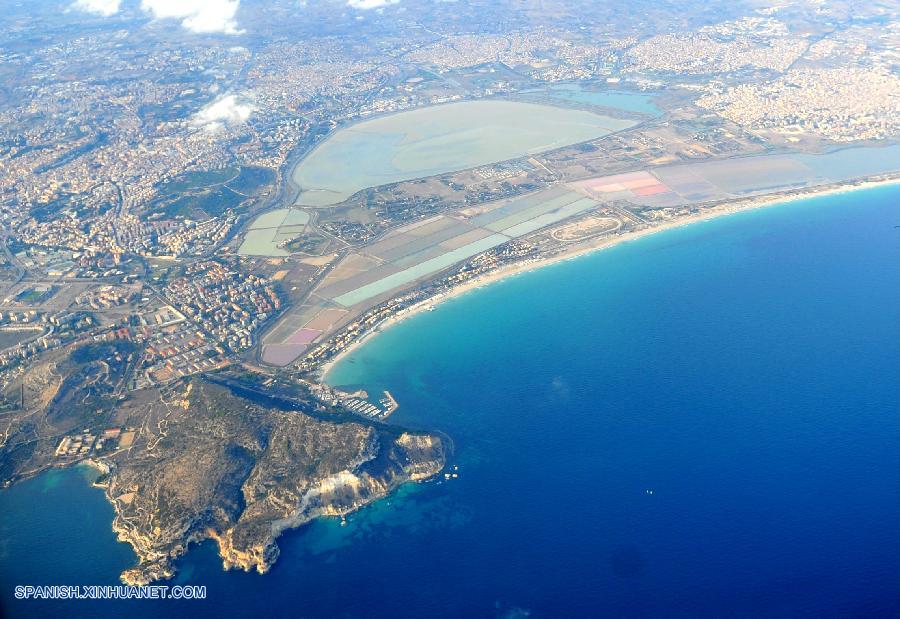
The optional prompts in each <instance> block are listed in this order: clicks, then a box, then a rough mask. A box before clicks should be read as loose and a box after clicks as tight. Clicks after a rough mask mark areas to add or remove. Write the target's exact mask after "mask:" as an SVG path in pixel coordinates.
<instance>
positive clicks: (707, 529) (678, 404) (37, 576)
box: [0, 188, 900, 619]
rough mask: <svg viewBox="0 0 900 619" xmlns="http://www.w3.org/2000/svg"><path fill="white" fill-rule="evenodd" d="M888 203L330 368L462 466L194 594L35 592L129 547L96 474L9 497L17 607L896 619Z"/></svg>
mask: <svg viewBox="0 0 900 619" xmlns="http://www.w3.org/2000/svg"><path fill="white" fill-rule="evenodd" d="M898 226H900V188H881V189H874V190H865V191H858V192H854V193H846V194H841V195H835V196H830V197H822V198H816V199H810V200H805V201H800V202H795V203H791V204H787V205H782V206H778V207H774V208H767V209H761V210H756V211H752V212H747V213H742V214H738V215H734V216H729V217H725V218H720V219H718V220H714V221H709V222H705V223H700V224H696V225H692V226H689V227H685V228H681V229H676V230H672V231H668V232H664V233H661V234H658V235H655V236H651V237H647V238H644V239H641V240H638V241H634V242H631V243H626V244H622V245H619V246H617V247H615V248H612V249H609V250H607V251H603V252H600V253H597V254H594V255H591V256H587V257H584V258H580V259H578V260H573V261H570V262H566V263H561V264H557V265H554V266H550V267H547V268H544V269H540V270H537V271H534V272H531V273H527V274H523V275H520V276H516V277H512V278H509V279H507V280H505V281H503V282H501V283H498V284H495V285H492V286H490V287H487V288H484V289H481V290H478V291H475V292H472V293H469V294H466V295H464V296H461V297H459V298H456V299H453V300H450V301H448V302H446V303H444V304H442V305H440V306H438V308H437V309H436V311H434V312H430V313H424V314H420V315H418V316H416V317H414V318H411V319H410V320H407V321H405V322H403V323H400V324H399V325H397V326H395V327H392V328H391V329H389V330H387V331H386V332H385V333H383V334H381V335H379V336H377V337H375V338H373V339H372V340H370V342H369V343H367V344H366V345H365V346H363V347H362V348H360V349H358V350H357V351H356V352H355V353H354V354H353V355H352V356H351V357H349V358H348V359H347V360H346V361H345V362H344V363H342V364H341V365H339V366H338V367H337V368H336V369H335V371H334V372H333V373H332V374H331V375H330V380H331V382H333V383H334V384H338V385H362V386H364V387H365V388H367V389H369V390H370V392H376V391H378V390H380V389H384V388H390V390H391V391H392V393H393V394H394V395H395V396H396V397H397V399H398V400H399V402H400V404H401V408H400V410H399V411H398V412H397V413H396V415H395V417H394V420H395V421H396V422H397V423H400V424H406V425H409V426H414V427H418V428H426V429H428V428H431V429H437V430H440V431H443V432H445V433H447V434H448V435H450V436H452V437H453V439H454V443H455V452H454V454H453V456H452V457H451V458H450V466H451V469H450V470H451V472H452V471H454V469H453V468H452V467H458V470H456V472H457V474H458V478H456V479H450V480H448V481H441V482H440V483H428V484H423V485H418V486H408V487H406V488H405V489H404V490H402V491H401V492H399V493H398V494H396V495H394V496H393V497H391V498H390V499H388V500H385V501H382V502H380V503H378V504H376V505H374V506H372V507H370V508H367V509H365V510H362V511H361V512H359V513H357V514H355V515H354V516H352V517H351V519H350V522H349V523H348V524H347V526H344V527H341V526H340V525H339V523H338V522H337V521H333V520H331V521H319V522H316V523H314V524H312V525H310V526H307V527H305V528H303V529H300V530H298V531H294V532H291V533H288V534H286V535H285V536H284V537H283V538H282V540H281V549H282V553H281V558H280V559H279V561H278V563H277V564H276V566H275V568H274V569H273V570H272V572H271V573H270V574H268V575H266V576H258V575H256V574H244V573H235V572H230V573H224V572H222V570H221V568H220V564H219V561H218V558H217V557H216V553H215V548H214V547H213V546H212V545H211V544H205V545H203V546H201V547H199V548H195V549H193V550H192V551H191V552H190V553H189V554H188V556H187V557H186V558H185V560H183V561H182V563H181V571H180V575H179V577H178V580H177V581H176V582H180V583H193V584H203V585H206V586H207V589H208V596H209V597H208V599H207V600H206V601H205V602H196V601H195V602H182V603H175V602H171V601H165V602H134V603H131V604H129V605H127V606H125V605H123V604H120V603H114V602H96V603H87V602H58V603H55V604H54V603H47V602H36V601H16V600H14V599H12V586H13V585H15V584H37V583H44V584H45V583H52V584H73V583H85V584H86V583H90V584H103V583H110V584H112V583H115V582H116V578H117V575H118V573H119V571H120V570H122V569H124V568H127V567H129V565H130V564H131V562H132V560H133V555H132V554H131V551H130V549H129V548H128V547H127V546H124V545H122V544H119V543H117V542H115V540H114V537H113V535H112V533H111V532H110V530H109V523H110V519H111V515H112V509H111V508H110V507H109V505H107V504H106V502H105V500H104V498H103V496H102V494H101V492H100V491H98V490H95V489H92V488H90V487H89V486H88V485H87V484H86V482H85V473H84V472H82V471H78V470H74V471H65V472H54V473H51V474H48V475H44V476H42V477H40V478H37V479H34V480H31V481H28V482H26V483H23V484H21V485H18V486H15V487H13V488H11V489H9V490H5V491H2V492H0V587H2V592H0V593H2V597H0V603H2V614H3V615H4V616H8V617H38V616H39V617H62V616H65V617H122V616H127V617H129V618H134V619H138V618H141V617H157V616H168V615H172V614H174V613H176V612H177V613H184V614H185V616H193V617H198V618H203V617H216V618H218V617H266V618H269V617H282V616H283V617H375V618H382V617H384V618H392V619H395V618H402V617H525V616H531V617H554V618H557V617H561V618H566V617H611V618H630V617H639V618H647V617H683V618H689V619H704V618H721V617H729V618H745V617H746V618H753V619H764V618H792V619H793V618H803V617H809V618H816V619H828V618H869V617H871V618H882V617H897V616H900V420H898V411H900V406H898V385H900V381H898V368H900V259H898V258H900V256H898V247H900V228H898Z"/></svg>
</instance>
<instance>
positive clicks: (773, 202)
mask: <svg viewBox="0 0 900 619" xmlns="http://www.w3.org/2000/svg"><path fill="white" fill-rule="evenodd" d="M898 183H900V177H892V178H888V179H879V180H866V181H855V182H849V183H840V184H837V185H824V186H820V187H811V188H808V189H801V190H794V191H791V192H789V193H781V194H769V195H765V196H757V197H751V198H746V199H743V200H739V201H736V202H724V203H722V204H719V205H717V206H713V207H710V208H708V209H706V210H704V212H702V213H698V214H696V215H692V216H689V217H681V218H679V219H677V220H675V221H671V222H665V223H661V224H659V225H655V226H652V227H648V228H643V229H641V230H635V231H633V232H628V233H625V234H621V235H617V236H612V237H601V238H597V239H593V240H591V241H587V242H586V243H583V244H577V245H573V246H572V248H571V249H570V250H567V251H564V252H561V253H559V254H555V255H553V256H548V257H546V258H539V259H535V260H531V261H523V262H519V263H515V264H511V265H508V266H504V267H500V268H498V269H496V270H494V271H491V272H490V273H486V274H484V275H481V276H478V277H475V278H473V279H472V280H470V281H468V282H466V283H464V284H461V285H459V286H456V287H454V288H452V289H451V290H448V291H446V292H443V293H441V294H438V295H435V296H433V297H429V298H427V299H424V300H422V301H420V302H418V303H416V304H415V305H411V306H409V307H407V308H405V309H403V310H402V311H400V312H398V313H397V314H395V315H393V316H391V317H390V318H387V319H386V320H384V321H382V322H381V323H379V324H378V326H376V327H375V328H374V329H371V330H370V331H368V332H366V333H365V334H363V335H362V336H361V337H359V338H358V339H356V340H354V341H353V342H351V343H350V344H348V345H347V346H345V347H344V349H343V350H341V352H339V353H338V354H336V355H335V356H334V357H332V358H331V359H329V360H328V361H326V362H325V363H323V364H322V365H320V366H319V367H318V368H317V370H316V376H317V378H318V379H319V380H320V381H322V382H327V380H328V373H329V372H330V371H331V370H332V369H333V368H334V366H335V365H337V363H338V362H339V361H341V360H342V359H343V358H344V357H346V356H347V355H349V354H351V353H352V352H353V351H354V350H356V349H357V348H358V347H359V346H361V345H363V344H364V343H365V342H367V341H368V340H369V339H370V338H373V337H375V336H376V335H378V334H379V333H383V332H384V331H385V330H387V329H388V328H389V327H391V326H393V325H395V324H397V323H399V322H401V321H403V320H406V319H407V318H409V317H410V316H414V315H416V314H418V313H419V312H421V311H424V310H426V309H429V308H431V307H434V306H436V305H438V304H439V303H442V302H443V301H446V300H448V299H453V298H456V297H458V296H460V295H463V294H466V293H467V292H470V291H472V290H475V289H478V288H482V287H484V286H488V285H490V284H493V283H495V282H498V281H501V280H503V279H506V278H507V277H512V276H514V275H518V274H520V273H526V272H528V271H532V270H534V269H540V268H542V267H545V266H548V265H551V264H556V263H559V262H563V261H565V260H573V259H575V258H579V257H581V256H585V255H587V254H592V253H594V252H596V251H600V250H603V249H608V248H610V247H614V246H616V245H619V244H620V243H627V242H629V241H634V240H636V239H639V238H642V237H645V236H649V235H651V234H656V233H658V232H662V231H664V230H672V229H674V228H681V227H683V226H689V225H691V224H695V223H699V222H701V221H709V220H711V219H715V218H718V217H723V216H726V215H733V214H736V213H742V212H746V211H749V210H752V209H759V208H766V207H774V206H777V205H780V204H787V203H790V202H795V201H797V200H806V199H809V198H817V197H821V196H826V195H833V194H839V193H846V192H850V191H857V190H861V189H871V188H874V187H880V186H886V185H894V184H898Z"/></svg>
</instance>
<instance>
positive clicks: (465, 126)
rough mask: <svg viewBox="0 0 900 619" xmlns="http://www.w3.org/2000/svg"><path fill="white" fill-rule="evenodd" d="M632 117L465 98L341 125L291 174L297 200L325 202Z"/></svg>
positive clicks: (624, 123) (606, 129) (537, 148)
mask: <svg viewBox="0 0 900 619" xmlns="http://www.w3.org/2000/svg"><path fill="white" fill-rule="evenodd" d="M634 124H635V122H634V121H632V120H621V119H615V118H611V117H608V116H602V115H599V114H593V113H591V112H585V111H582V110H572V109H566V108H561V107H555V106H550V105H538V104H534V103H521V102H515V101H495V100H490V101H464V102H459V103H450V104H447V105H437V106H431V107H426V108H421V109H416V110H411V111H408V112H401V113H399V114H393V115H390V116H383V117H380V118H374V119H372V120H366V121H363V122H360V123H357V124H355V125H351V126H349V127H346V128H344V129H340V130H338V131H337V132H336V133H335V134H333V135H332V136H330V137H329V138H327V139H326V140H325V141H324V142H323V143H322V144H321V145H319V146H318V147H317V148H316V149H315V150H313V151H312V152H311V153H310V154H309V155H308V156H307V157H306V158H305V159H303V160H302V161H301V162H300V163H299V164H298V165H297V167H296V168H294V171H293V173H292V180H293V182H294V183H295V184H296V185H297V186H298V187H300V189H301V190H302V191H301V194H300V196H299V198H298V199H297V202H298V204H303V205H309V206H327V205H330V204H336V203H338V202H341V201H343V200H345V199H347V198H349V197H350V196H351V195H353V194H354V193H356V192H357V191H360V190H361V189H365V188H367V187H374V186H377V185H383V184H387V183H393V182H398V181H403V180H410V179H414V178H420V177H424V176H431V175H434V174H442V173H445V172H453V171H458V170H464V169H466V168H470V167H474V166H479V165H485V164H488V163H494V162H497V161H504V160H506V159H513V158H516V157H522V156H524V155H528V154H536V153H540V152H544V151H547V150H552V149H554V148H560V147H563V146H566V145H569V144H575V143H577V142H583V141H586V140H592V139H595V138H598V137H601V136H604V135H607V134H609V133H612V132H614V131H619V130H622V129H627V128H628V127H631V126H633V125H634Z"/></svg>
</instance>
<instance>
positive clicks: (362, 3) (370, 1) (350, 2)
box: [347, 0, 400, 11]
mask: <svg viewBox="0 0 900 619" xmlns="http://www.w3.org/2000/svg"><path fill="white" fill-rule="evenodd" d="M398 2H400V0H347V6H349V7H351V8H354V9H362V10H363V11H367V10H369V9H380V8H383V7H386V6H388V5H390V4H397V3H398Z"/></svg>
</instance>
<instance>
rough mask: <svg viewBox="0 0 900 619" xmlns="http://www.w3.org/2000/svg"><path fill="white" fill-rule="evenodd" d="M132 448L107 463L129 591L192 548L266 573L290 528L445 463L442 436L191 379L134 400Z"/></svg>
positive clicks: (166, 571) (348, 508)
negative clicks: (171, 390) (258, 398)
mask: <svg viewBox="0 0 900 619" xmlns="http://www.w3.org/2000/svg"><path fill="white" fill-rule="evenodd" d="M129 406H131V408H132V409H133V410H131V411H130V412H129V411H128V410H127V407H125V408H126V410H125V411H124V413H123V414H125V415H129V416H131V415H133V416H134V417H136V418H141V419H143V420H144V424H143V426H142V427H141V431H140V433H139V435H138V440H137V441H136V442H135V444H134V446H133V447H132V448H131V449H129V450H127V451H124V452H122V453H120V454H117V455H116V456H114V457H112V458H110V460H111V461H112V464H113V468H112V470H111V472H110V474H109V476H108V478H107V480H106V493H107V496H108V497H109V499H110V501H111V502H112V503H113V505H114V506H115V509H116V518H115V522H114V529H115V531H116V532H117V533H118V535H119V538H120V539H121V540H122V541H126V542H128V543H130V544H131V545H132V547H133V548H134V549H135V552H136V553H137V554H138V557H139V560H140V563H139V565H138V566H137V567H135V568H133V569H130V570H127V571H126V572H124V573H123V574H122V580H123V581H124V582H126V583H128V584H144V583H148V582H151V581H154V580H159V579H164V578H168V577H171V576H172V574H173V571H174V570H173V559H175V558H176V557H178V556H179V555H181V554H183V553H184V552H185V550H186V549H187V547H188V545H189V544H191V543H193V542H197V541H201V540H204V539H214V540H215V541H216V542H217V543H218V546H219V551H220V554H221V556H222V560H223V564H224V566H225V567H226V568H240V569H244V570H252V569H255V570H256V571H258V572H260V573H265V572H266V571H267V570H268V569H269V568H270V567H271V565H272V563H273V562H274V561H275V560H276V559H277V557H278V546H277V543H276V540H277V538H278V536H279V535H280V534H281V533H282V532H283V531H285V530H286V529H290V528H294V527H298V526H301V525H303V524H304V523H307V522H309V521H310V520H312V519H314V518H317V517H319V516H340V515H345V514H347V513H350V512H352V511H353V510H355V509H358V508H359V507H361V506H363V505H366V504H367V503H370V502H372V501H374V500H376V499H378V498H381V497H383V496H385V495H386V494H388V493H389V492H391V490H393V489H394V488H396V487H397V486H398V485H400V484H402V483H404V482H408V481H420V480H424V479H427V478H429V477H431V476H433V475H435V474H436V473H438V472H439V471H440V470H441V468H443V466H444V459H445V453H444V445H443V444H442V442H441V440H440V439H439V438H437V437H434V436H431V435H424V434H412V433H408V432H391V431H390V430H388V429H385V428H376V427H373V426H369V425H365V424H363V423H356V422H332V421H328V420H324V419H321V418H315V417H313V416H310V415H307V414H304V413H302V412H294V411H285V410H279V409H277V408H271V407H267V406H262V405H259V404H257V403H254V402H251V401H250V400H247V399H245V398H242V397H239V396H237V395H235V394H234V393H232V392H231V391H229V390H228V389H227V388H225V387H222V386H217V385H212V384H209V383H206V382H203V381H195V382H193V383H191V384H189V386H188V387H187V390H186V391H185V392H184V393H179V394H178V395H177V397H171V396H170V400H168V401H166V400H165V399H164V398H162V397H160V398H159V399H156V400H154V399H153V398H151V397H145V398H140V397H137V398H134V401H133V402H130V403H129Z"/></svg>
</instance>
